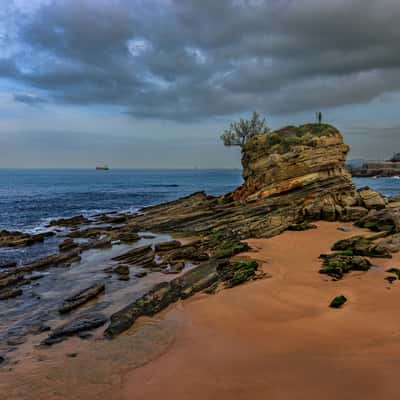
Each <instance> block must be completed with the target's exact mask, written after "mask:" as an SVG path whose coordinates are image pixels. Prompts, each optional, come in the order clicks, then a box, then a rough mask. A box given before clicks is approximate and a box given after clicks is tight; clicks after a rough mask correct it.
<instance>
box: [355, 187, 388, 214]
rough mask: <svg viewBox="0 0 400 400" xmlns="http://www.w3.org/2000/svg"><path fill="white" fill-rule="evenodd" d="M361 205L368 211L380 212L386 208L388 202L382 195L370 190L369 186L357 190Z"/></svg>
mask: <svg viewBox="0 0 400 400" xmlns="http://www.w3.org/2000/svg"><path fill="white" fill-rule="evenodd" d="M357 195H358V199H359V202H360V205H362V206H364V207H365V208H367V209H368V210H371V209H375V210H380V209H382V208H385V207H386V204H387V202H386V201H385V199H384V198H383V197H382V195H381V194H380V193H378V192H376V191H375V190H372V189H370V188H369V187H368V186H366V187H363V188H361V189H358V190H357Z"/></svg>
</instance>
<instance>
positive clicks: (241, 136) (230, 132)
mask: <svg viewBox="0 0 400 400" xmlns="http://www.w3.org/2000/svg"><path fill="white" fill-rule="evenodd" d="M269 131H270V129H269V127H268V126H267V122H266V120H265V118H261V116H260V114H259V113H257V112H256V111H254V112H253V114H252V116H251V118H250V119H242V118H240V120H239V122H232V123H231V125H230V127H229V129H226V130H225V132H224V133H223V134H222V135H221V140H222V141H223V142H224V145H225V146H240V147H243V146H244V145H245V144H246V143H247V142H248V141H249V140H250V139H251V138H253V137H255V136H257V135H265V134H266V133H268V132H269Z"/></svg>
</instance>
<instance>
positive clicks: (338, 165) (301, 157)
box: [233, 124, 355, 220]
mask: <svg viewBox="0 0 400 400" xmlns="http://www.w3.org/2000/svg"><path fill="white" fill-rule="evenodd" d="M348 151H349V147H348V146H347V145H345V144H344V143H343V138H342V135H341V134H340V132H339V131H338V130H337V129H336V128H334V127H332V126H329V125H316V124H308V125H303V126H300V127H295V126H289V127H286V128H283V129H281V130H278V131H276V132H273V133H271V134H268V135H261V136H257V137H255V138H254V139H253V140H251V141H250V142H249V143H247V144H246V145H245V147H244V149H243V160H242V164H243V177H244V179H245V182H244V184H243V186H242V187H241V188H239V189H238V190H236V191H235V192H234V193H233V198H234V199H235V200H240V199H244V200H245V201H247V202H248V201H260V200H261V201H262V200H265V199H269V198H277V197H278V198H279V197H281V198H282V199H283V198H285V200H287V199H288V198H291V197H293V199H295V200H296V199H297V198H298V197H300V202H298V201H296V203H295V204H296V205H297V206H300V207H302V210H301V211H302V213H303V214H304V215H305V216H307V217H311V218H320V217H321V218H323V219H328V220H334V219H336V218H337V217H340V215H341V214H342V210H343V208H344V207H348V206H352V205H354V204H355V192H354V184H353V182H352V180H351V176H350V174H349V173H348V172H347V170H346V168H345V161H346V155H347V153H348ZM283 196H285V197H283Z"/></svg>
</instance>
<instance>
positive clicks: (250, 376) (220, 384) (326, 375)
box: [0, 222, 400, 400]
mask: <svg viewBox="0 0 400 400" xmlns="http://www.w3.org/2000/svg"><path fill="white" fill-rule="evenodd" d="M341 225H343V224H339V223H330V222H320V223H318V229H314V230H308V231H305V232H285V233H283V234H281V235H279V236H276V237H274V238H271V239H252V240H249V241H248V243H249V244H250V245H251V247H252V249H253V252H251V253H248V254H247V255H248V256H251V257H252V258H256V259H257V260H259V261H260V262H261V265H262V268H263V270H264V271H265V272H268V273H269V274H271V277H270V278H268V279H263V280H258V281H253V282H249V283H247V284H244V285H241V286H239V287H236V288H233V289H227V290H222V291H220V292H218V293H217V294H216V295H205V294H200V295H196V296H194V297H193V298H191V299H189V300H187V301H184V302H180V303H179V304H175V305H173V306H170V307H169V308H168V309H167V310H166V311H165V312H163V313H161V314H160V315H158V316H156V317H155V318H142V319H141V320H140V321H139V322H138V323H137V324H136V325H135V326H134V327H133V328H132V329H131V330H130V331H128V332H127V333H126V334H124V335H122V336H120V337H118V338H117V339H115V340H113V341H105V340H100V339H99V340H91V341H84V340H79V339H76V338H74V339H71V340H68V341H66V342H65V343H62V344H59V345H56V346H54V347H52V348H51V349H43V348H35V347H32V345H33V344H35V342H32V340H35V341H37V342H39V341H40V337H35V339H32V340H31V341H28V342H27V343H25V344H23V345H22V346H21V347H20V348H19V349H18V352H17V353H16V354H15V356H16V358H17V359H18V358H19V359H20V361H19V362H18V363H17V364H15V365H10V366H8V367H7V368H3V369H2V370H1V373H0V398H1V399H3V398H4V399H15V400H17V399H18V400H23V399H41V400H46V399H54V400H56V399H57V400H58V399H87V400H91V399H102V398H107V399H116V400H125V399H127V400H128V399H135V400H140V399H146V400H149V399H160V398H162V399H274V400H275V399H277V400H280V399H282V400H283V399H296V400H297V399H298V400H302V399H314V398H323V399H328V400H329V399H338V398H340V399H342V400H346V399H352V400H353V399H371V400H372V399H374V400H375V399H397V398H398V390H399V389H398V385H397V379H396V378H397V371H398V367H399V365H400V326H399V323H398V320H399V317H400V310H399V309H398V306H397V304H398V302H399V300H400V287H399V286H398V285H399V283H398V282H394V283H393V284H392V285H389V284H388V283H387V282H386V281H385V280H384V277H385V276H387V275H388V274H387V273H385V270H386V269H387V268H389V267H392V266H396V267H398V266H399V261H400V256H399V255H397V254H396V255H395V256H394V258H393V259H391V260H382V259H376V260H373V262H374V265H376V267H374V268H372V269H371V270H370V271H368V272H366V273H351V274H349V275H346V276H345V277H344V279H342V280H340V281H337V282H333V281H332V280H331V279H330V278H329V277H327V276H325V275H320V274H318V269H319V268H320V265H321V261H320V260H319V259H318V256H319V255H320V254H321V253H324V252H327V251H329V249H330V247H331V245H332V244H333V243H334V242H335V241H336V240H339V239H342V238H346V237H350V236H353V235H355V234H357V233H358V232H360V230H359V229H357V228H352V231H351V232H342V231H339V230H338V229H337V228H338V227H339V226H341ZM340 294H343V295H345V296H346V297H347V298H348V302H347V304H345V306H344V307H343V308H342V309H339V310H335V309H331V308H329V307H328V305H329V303H330V301H331V300H332V298H333V297H334V296H337V295H340ZM100 333H101V332H99V338H100ZM9 368H10V369H11V370H9Z"/></svg>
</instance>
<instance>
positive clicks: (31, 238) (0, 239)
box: [0, 230, 54, 247]
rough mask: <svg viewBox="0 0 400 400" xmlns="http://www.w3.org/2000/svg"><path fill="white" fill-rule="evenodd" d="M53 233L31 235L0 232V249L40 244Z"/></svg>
mask: <svg viewBox="0 0 400 400" xmlns="http://www.w3.org/2000/svg"><path fill="white" fill-rule="evenodd" d="M53 235H54V232H44V233H38V234H36V235H31V234H29V233H24V232H10V231H6V230H2V231H1V232H0V247H26V246H32V245H33V244H36V243H42V242H43V241H44V240H45V239H46V238H47V237H49V236H53Z"/></svg>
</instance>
